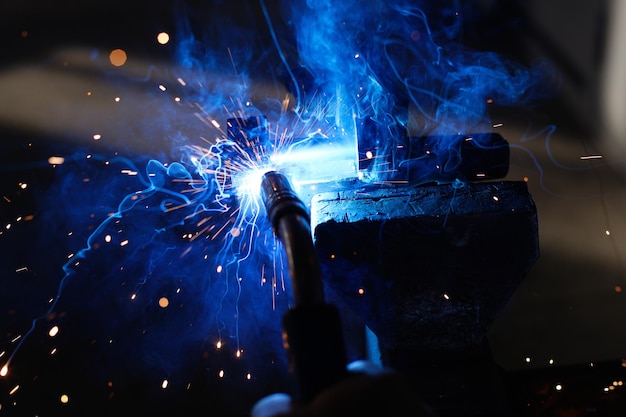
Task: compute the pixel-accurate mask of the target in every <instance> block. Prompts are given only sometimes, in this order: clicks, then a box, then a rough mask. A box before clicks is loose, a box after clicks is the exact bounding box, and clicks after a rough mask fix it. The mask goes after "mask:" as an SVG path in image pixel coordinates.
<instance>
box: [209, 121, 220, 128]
mask: <svg viewBox="0 0 626 417" xmlns="http://www.w3.org/2000/svg"><path fill="white" fill-rule="evenodd" d="M211 124H212V125H213V126H215V127H216V128H218V129H219V128H220V124H219V123H218V122H217V120H211Z"/></svg>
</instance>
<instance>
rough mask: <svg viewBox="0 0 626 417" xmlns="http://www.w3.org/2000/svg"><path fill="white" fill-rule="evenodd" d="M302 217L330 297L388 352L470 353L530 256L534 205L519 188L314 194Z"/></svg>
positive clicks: (496, 185) (534, 251)
mask: <svg viewBox="0 0 626 417" xmlns="http://www.w3.org/2000/svg"><path fill="white" fill-rule="evenodd" d="M311 212H312V222H311V224H312V228H313V230H314V242H315V248H316V250H317V253H318V255H319V259H320V264H321V267H322V273H323V276H324V280H325V281H324V286H325V288H326V289H327V290H329V292H330V293H332V294H334V296H333V298H331V299H332V300H333V301H334V302H337V303H341V305H344V306H348V307H349V308H351V309H352V310H354V311H356V312H358V314H359V315H360V316H361V318H362V320H363V321H364V323H366V324H367V325H368V326H369V327H370V328H371V329H372V330H373V331H374V332H375V333H376V334H377V336H378V338H379V341H380V343H381V345H382V346H383V347H386V348H389V349H395V348H399V349H407V350H413V351H415V352H422V353H432V354H435V353H436V354H437V355H445V354H446V352H449V353H450V354H451V355H452V354H454V355H458V354H463V353H467V352H469V351H471V350H473V349H480V348H481V346H482V344H483V343H484V340H485V337H486V334H487V331H488V329H489V327H490V325H491V324H492V322H493V321H494V319H495V317H496V315H497V314H498V312H499V311H500V309H501V308H502V307H504V305H505V303H506V302H507V301H508V299H509V298H510V296H511V295H512V293H513V291H514V290H515V289H516V288H517V286H518V285H519V283H520V282H521V281H522V279H523V277H524V276H525V275H526V273H527V272H528V271H529V270H530V268H531V266H532V265H533V264H534V262H535V260H536V259H537V258H538V256H539V243H538V230H537V216H536V207H535V204H534V202H533V200H532V198H531V196H530V194H529V193H528V189H527V186H526V183H524V182H521V181H500V182H489V183H464V184H444V185H422V186H419V187H387V188H377V189H374V190H369V191H368V190H366V189H361V190H358V191H342V192H335V193H324V194H319V195H316V196H315V197H314V198H313V200H312V202H311Z"/></svg>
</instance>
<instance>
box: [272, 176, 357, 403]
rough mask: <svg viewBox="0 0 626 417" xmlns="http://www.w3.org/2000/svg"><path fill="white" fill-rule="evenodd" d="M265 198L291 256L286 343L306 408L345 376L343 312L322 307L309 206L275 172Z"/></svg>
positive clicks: (274, 225) (322, 297)
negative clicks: (341, 313) (340, 313)
mask: <svg viewBox="0 0 626 417" xmlns="http://www.w3.org/2000/svg"><path fill="white" fill-rule="evenodd" d="M261 195H262V198H263V202H264V204H265V208H266V212H267V216H268V219H269V221H270V222H271V223H272V228H273V230H274V233H275V235H276V236H277V237H278V238H279V239H280V240H281V242H282V244H283V247H284V248H285V254H286V256H287V263H288V265H289V274H290V276H291V282H292V286H293V291H294V306H293V307H292V308H290V309H289V310H288V311H287V312H286V313H285V315H284V317H283V323H282V324H283V343H284V346H285V350H286V352H287V358H288V360H289V366H290V371H291V373H292V375H294V377H295V379H296V383H297V387H296V393H295V398H296V400H298V401H302V402H307V401H309V400H311V399H312V398H314V397H315V396H316V395H317V394H319V393H320V392H321V391H323V390H324V389H326V388H328V387H330V386H331V385H333V384H335V383H336V382H338V381H339V380H341V379H342V378H344V376H345V375H346V374H347V370H346V354H345V347H344V343H343V333H342V329H341V323H340V317H339V312H338V310H337V308H336V307H335V306H333V305H331V304H328V303H326V302H325V301H324V291H323V285H322V278H321V269H320V265H319V261H318V258H317V253H316V252H315V246H314V244H313V238H312V234H311V225H310V218H309V215H308V212H307V210H306V206H305V205H304V203H303V202H302V201H301V200H300V199H299V198H298V196H297V195H296V193H295V192H294V191H293V189H292V188H291V185H290V184H289V181H288V180H287V178H286V177H285V176H284V175H282V174H279V173H277V172H274V171H272V172H268V173H266V174H265V175H264V176H263V179H262V181H261Z"/></svg>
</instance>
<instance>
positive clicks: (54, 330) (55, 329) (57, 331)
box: [48, 326, 59, 337]
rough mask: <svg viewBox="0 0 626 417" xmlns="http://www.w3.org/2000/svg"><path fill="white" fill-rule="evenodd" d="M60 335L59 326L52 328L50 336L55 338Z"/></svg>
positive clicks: (49, 331) (49, 332)
mask: <svg viewBox="0 0 626 417" xmlns="http://www.w3.org/2000/svg"><path fill="white" fill-rule="evenodd" d="M57 334H59V326H52V328H50V330H48V336H50V337H54V336H56V335H57Z"/></svg>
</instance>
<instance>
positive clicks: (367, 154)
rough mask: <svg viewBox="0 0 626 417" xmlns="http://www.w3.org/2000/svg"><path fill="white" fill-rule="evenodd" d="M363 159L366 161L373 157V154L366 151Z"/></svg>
mask: <svg viewBox="0 0 626 417" xmlns="http://www.w3.org/2000/svg"><path fill="white" fill-rule="evenodd" d="M365 157H366V158H367V159H372V158H373V157H374V154H373V153H372V151H367V152H365Z"/></svg>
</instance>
